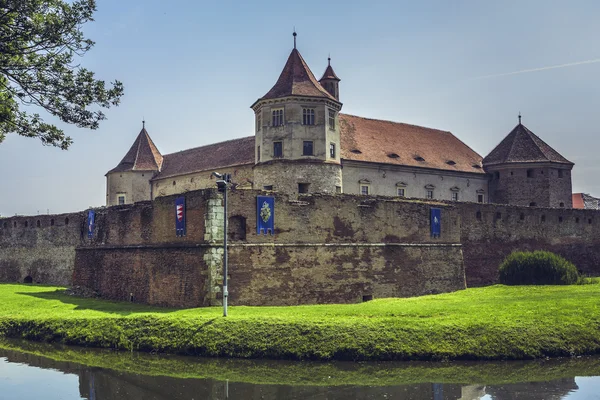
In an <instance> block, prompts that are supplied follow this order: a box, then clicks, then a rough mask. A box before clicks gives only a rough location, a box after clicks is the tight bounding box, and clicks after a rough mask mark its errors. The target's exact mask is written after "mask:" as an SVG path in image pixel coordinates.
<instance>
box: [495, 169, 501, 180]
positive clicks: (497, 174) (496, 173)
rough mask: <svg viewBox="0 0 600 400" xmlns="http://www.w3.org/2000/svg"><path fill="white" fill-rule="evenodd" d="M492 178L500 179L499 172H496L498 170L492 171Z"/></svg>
mask: <svg viewBox="0 0 600 400" xmlns="http://www.w3.org/2000/svg"><path fill="white" fill-rule="evenodd" d="M494 179H495V180H499V179H500V172H498V171H496V172H494Z"/></svg>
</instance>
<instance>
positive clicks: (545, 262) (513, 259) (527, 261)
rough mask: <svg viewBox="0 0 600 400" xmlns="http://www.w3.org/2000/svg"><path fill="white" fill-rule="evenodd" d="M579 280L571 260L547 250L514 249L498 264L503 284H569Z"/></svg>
mask: <svg viewBox="0 0 600 400" xmlns="http://www.w3.org/2000/svg"><path fill="white" fill-rule="evenodd" d="M578 281H579V273H578V272H577V268H576V267H575V265H573V264H572V263H571V262H569V261H567V260H565V259H564V258H562V257H561V256H559V255H557V254H554V253H551V252H549V251H534V252H524V251H515V252H513V253H512V254H510V255H509V256H508V257H506V259H504V261H503V262H502V264H501V265H500V283H503V284H505V285H571V284H574V283H577V282H578Z"/></svg>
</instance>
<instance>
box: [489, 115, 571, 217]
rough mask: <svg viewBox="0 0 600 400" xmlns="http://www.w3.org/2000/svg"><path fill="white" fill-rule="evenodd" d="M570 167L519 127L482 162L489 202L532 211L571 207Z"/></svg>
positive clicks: (531, 133) (532, 135)
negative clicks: (525, 207) (487, 186)
mask: <svg viewBox="0 0 600 400" xmlns="http://www.w3.org/2000/svg"><path fill="white" fill-rule="evenodd" d="M573 165H574V164H573V163H572V162H570V161H569V160H567V159H566V158H564V157H563V156H562V155H560V154H559V153H558V152H557V151H556V150H554V149H553V148H552V147H550V146H549V145H548V144H546V143H545V142H544V141H543V140H542V139H540V138H539V137H538V136H536V135H535V134H534V133H533V132H531V131H530V130H529V129H527V127H526V126H525V125H523V124H522V123H521V115H520V114H519V124H518V125H517V126H515V127H514V129H513V130H512V131H511V132H510V133H509V134H508V136H506V137H505V138H504V140H502V142H500V144H499V145H498V146H496V148H494V150H492V151H491V152H490V154H488V155H487V157H485V158H484V159H483V168H484V170H485V171H486V172H487V173H488V174H489V176H490V201H491V202H492V203H499V204H512V205H519V206H531V207H556V208H559V207H561V208H562V207H564V208H571V207H572V196H571V189H572V185H571V170H572V169H573Z"/></svg>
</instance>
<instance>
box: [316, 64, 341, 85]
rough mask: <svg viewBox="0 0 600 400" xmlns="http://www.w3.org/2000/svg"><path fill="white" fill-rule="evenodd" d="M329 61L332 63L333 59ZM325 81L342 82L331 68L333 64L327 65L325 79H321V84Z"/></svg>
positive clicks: (324, 73)
mask: <svg viewBox="0 0 600 400" xmlns="http://www.w3.org/2000/svg"><path fill="white" fill-rule="evenodd" d="M329 61H331V59H329ZM324 79H334V80H336V81H338V82H339V81H341V79H340V78H338V77H337V75H336V74H335V72H334V71H333V68H332V67H331V63H328V64H327V68H326V69H325V72H323V77H322V78H321V79H319V82H321V81H322V80H324Z"/></svg>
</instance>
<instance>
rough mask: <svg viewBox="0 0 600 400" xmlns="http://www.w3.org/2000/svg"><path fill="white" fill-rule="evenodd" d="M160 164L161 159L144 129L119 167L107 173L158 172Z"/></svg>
mask: <svg viewBox="0 0 600 400" xmlns="http://www.w3.org/2000/svg"><path fill="white" fill-rule="evenodd" d="M162 163H163V157H162V155H161V154H160V151H158V149H157V148H156V145H155V144H154V142H153V141H152V139H151V138H150V135H148V132H147V131H146V128H145V127H144V128H142V130H141V131H140V133H139V135H138V136H137V138H136V139H135V142H133V145H132V146H131V148H130V149H129V151H128V152H127V154H125V157H123V159H122V160H121V162H120V163H119V165H117V166H116V167H115V168H113V169H111V170H110V171H108V173H109V174H110V173H111V172H125V171H160V169H161V167H162Z"/></svg>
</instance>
